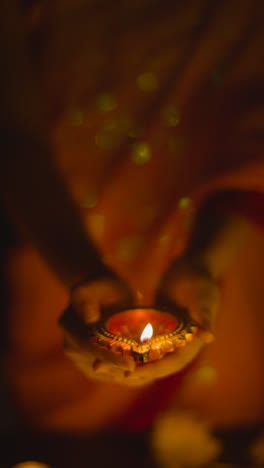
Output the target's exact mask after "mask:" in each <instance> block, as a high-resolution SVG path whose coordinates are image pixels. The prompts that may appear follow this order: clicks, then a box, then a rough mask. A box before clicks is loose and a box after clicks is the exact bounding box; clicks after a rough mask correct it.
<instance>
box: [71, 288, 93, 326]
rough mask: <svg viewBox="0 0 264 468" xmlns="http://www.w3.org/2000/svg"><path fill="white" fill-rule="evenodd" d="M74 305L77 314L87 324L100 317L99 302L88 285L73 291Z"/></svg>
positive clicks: (72, 299)
mask: <svg viewBox="0 0 264 468" xmlns="http://www.w3.org/2000/svg"><path fill="white" fill-rule="evenodd" d="M71 301H72V305H73V308H74V311H75V312H76V314H77V315H78V316H79V317H80V318H81V319H82V320H83V321H84V322H85V323H87V324H89V323H93V322H96V321H97V320H99V318H100V307H99V302H98V301H97V299H96V298H95V297H94V295H93V294H92V291H91V289H90V288H89V287H87V286H79V287H77V288H75V289H74V290H73V291H72V297H71Z"/></svg>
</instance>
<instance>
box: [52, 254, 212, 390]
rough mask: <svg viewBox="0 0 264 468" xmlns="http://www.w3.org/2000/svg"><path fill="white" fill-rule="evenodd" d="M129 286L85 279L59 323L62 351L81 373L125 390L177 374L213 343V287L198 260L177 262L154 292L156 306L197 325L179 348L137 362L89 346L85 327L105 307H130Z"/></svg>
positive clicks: (107, 279)
mask: <svg viewBox="0 0 264 468" xmlns="http://www.w3.org/2000/svg"><path fill="white" fill-rule="evenodd" d="M132 304H133V298H132V294H131V291H130V290H129V288H128V286H127V285H126V284H125V283H124V282H123V281H122V280H120V279H119V278H118V277H116V276H110V277H105V278H101V279H97V280H94V281H89V282H87V283H83V284H81V285H79V286H76V287H75V288H74V289H73V291H72V300H71V305H70V306H69V308H68V309H67V310H66V311H65V313H64V314H63V316H62V318H61V319H60V324H61V326H62V328H63V330H64V348H65V353H66V354H67V355H68V356H69V357H70V358H71V359H72V360H73V361H74V363H75V364H76V365H77V367H79V368H80V369H81V370H82V371H83V372H84V374H85V375H87V376H88V377H90V378H93V379H97V380H104V381H115V382H119V383H122V384H125V385H129V386H143V385H148V384H150V383H152V382H153V381H155V380H156V379H160V378H163V377H166V376H168V375H171V374H174V373H176V372H179V371H180V370H182V369H183V368H184V367H186V366H187V365H188V364H189V363H190V362H191V361H192V360H193V359H194V358H195V357H196V356H197V354H198V353H199V351H200V350H201V349H202V347H203V346H204V345H205V344H208V343H211V342H212V341H213V340H214V334H213V328H214V321H215V317H216V313H217V309H218V304H219V291H218V287H217V284H216V283H215V281H214V280H213V278H212V277H211V276H210V274H209V272H208V271H207V269H206V268H205V267H204V266H203V265H202V263H201V262H197V261H193V260H189V259H184V258H181V259H179V260H176V261H175V262H174V263H173V264H172V265H171V266H170V268H169V269H168V271H167V272H166V273H165V274H164V276H163V278H162V280H161V282H160V284H159V287H158V289H157V294H156V304H155V307H157V308H159V307H160V308H162V307H164V306H167V307H168V308H169V307H170V306H171V307H172V308H173V309H177V307H179V308H181V309H184V310H185V312H187V314H188V316H189V318H190V320H192V321H194V322H195V323H196V324H197V325H198V333H197V335H196V336H195V337H194V339H193V340H192V341H191V342H187V343H186V344H185V346H184V347H180V348H176V350H175V351H173V352H171V353H168V354H167V355H166V356H164V357H163V358H162V359H161V360H158V361H155V362H150V363H147V364H136V363H135V361H134V359H133V357H132V356H124V355H122V354H118V353H113V352H112V351H110V350H108V349H106V348H102V347H99V346H98V345H97V344H93V342H92V340H91V339H90V336H89V330H90V325H91V324H93V323H96V322H97V321H98V320H100V319H101V318H102V317H101V310H104V309H105V308H109V307H110V308H111V307H112V308H113V307H114V308H116V310H121V309H122V308H128V307H131V305H132Z"/></svg>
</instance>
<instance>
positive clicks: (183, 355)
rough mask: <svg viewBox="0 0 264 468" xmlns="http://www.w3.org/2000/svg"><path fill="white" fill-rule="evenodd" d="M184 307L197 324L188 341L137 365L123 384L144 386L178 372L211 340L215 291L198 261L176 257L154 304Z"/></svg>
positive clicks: (215, 298) (203, 266) (217, 300)
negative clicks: (182, 345) (192, 335)
mask: <svg viewBox="0 0 264 468" xmlns="http://www.w3.org/2000/svg"><path fill="white" fill-rule="evenodd" d="M162 306H168V309H169V308H170V307H171V308H172V309H175V308H176V309H177V307H178V308H180V309H184V310H185V311H187V313H188V315H189V317H190V319H192V320H193V321H194V322H195V323H196V324H197V325H198V327H199V329H198V333H197V335H196V336H195V337H194V339H193V341H192V342H189V343H186V345H185V346H184V347H182V348H178V349H176V350H175V351H173V352H172V353H168V354H166V355H165V356H164V357H163V358H162V359H161V360H160V361H155V362H150V363H148V364H144V365H142V366H137V367H136V369H135V371H134V372H133V373H131V375H130V376H128V377H127V383H128V384H133V385H144V384H148V383H151V382H152V381H154V380H156V379H159V378H162V377H166V376H168V375H171V374H174V373H176V372H179V371H180V370H182V369H183V368H184V367H186V366H187V365H188V364H189V363H190V362H191V361H193V359H194V358H195V357H196V356H197V354H198V353H199V351H200V350H201V349H202V347H203V346H204V345H205V344H209V343H211V342H212V341H214V333H213V331H214V322H215V318H216V314H217V310H218V306H219V291H218V286H217V284H216V283H215V281H214V279H213V278H212V277H211V275H210V273H209V271H208V269H207V268H206V267H205V265H204V264H203V262H202V261H201V260H196V259H191V258H187V257H186V258H184V257H182V258H180V259H177V260H176V261H175V262H174V263H173V264H172V265H171V267H170V268H169V269H168V271H167V272H166V273H165V275H164V276H163V278H162V280H161V282H160V285H159V288H158V290H157V293H156V303H155V307H157V308H159V307H162Z"/></svg>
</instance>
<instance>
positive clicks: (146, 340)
mask: <svg viewBox="0 0 264 468" xmlns="http://www.w3.org/2000/svg"><path fill="white" fill-rule="evenodd" d="M89 328H90V330H89V331H90V337H91V342H92V343H93V344H94V345H98V346H102V347H104V348H107V349H108V350H110V351H112V352H113V353H121V354H123V355H124V356H133V358H134V360H135V362H136V363H138V364H144V363H147V362H151V361H156V360H158V359H161V358H163V356H165V354H167V353H170V352H173V351H175V350H176V349H177V348H179V347H183V346H185V345H186V344H187V343H188V342H189V341H192V340H193V338H194V336H195V335H196V333H197V331H198V326H197V325H196V324H195V323H194V322H192V321H190V319H189V318H188V317H187V315H186V314H185V313H183V312H179V311H177V312H168V311H163V310H159V309H156V308H151V307H140V308H130V309H125V310H122V311H119V312H116V313H114V314H112V315H108V317H106V318H105V319H104V320H103V321H100V322H98V323H97V324H96V325H91V326H89Z"/></svg>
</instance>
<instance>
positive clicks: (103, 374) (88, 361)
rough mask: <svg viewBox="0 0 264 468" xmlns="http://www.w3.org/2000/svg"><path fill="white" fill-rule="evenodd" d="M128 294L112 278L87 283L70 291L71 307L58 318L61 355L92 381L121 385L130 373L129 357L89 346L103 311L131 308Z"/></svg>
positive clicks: (130, 296) (119, 280)
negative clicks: (62, 342)
mask: <svg viewBox="0 0 264 468" xmlns="http://www.w3.org/2000/svg"><path fill="white" fill-rule="evenodd" d="M132 304H133V296H132V293H131V291H130V289H129V287H128V286H127V284H126V283H125V282H124V281H123V280H121V279H120V278H118V277H117V276H115V275H114V274H111V275H106V276H102V277H101V278H99V279H96V280H90V281H87V282H84V283H82V284H79V285H77V286H76V287H74V288H73V290H72V293H71V304H70V306H69V307H68V308H67V310H66V311H65V312H64V314H63V315H62V317H61V318H60V321H59V322H60V326H61V327H62V329H63V334H64V351H65V353H66V355H68V356H69V357H70V358H71V359H72V360H73V362H74V363H75V364H76V366H77V367H78V368H80V369H81V370H82V372H83V373H84V374H85V375H86V376H87V377H90V378H92V379H97V380H106V381H113V380H114V381H120V380H121V381H122V380H123V379H124V378H125V376H126V374H127V373H130V372H133V370H134V368H135V362H134V360H133V358H132V357H129V356H128V357H124V356H122V355H119V354H114V353H112V352H111V351H109V350H108V349H105V348H100V347H99V346H98V345H96V344H93V342H92V340H91V336H90V329H91V328H90V327H91V325H92V324H93V323H96V322H98V321H99V320H100V319H102V318H103V316H102V315H103V310H106V309H109V308H111V309H114V308H116V310H120V309H122V308H126V307H129V306H130V307H131V305H132Z"/></svg>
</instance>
